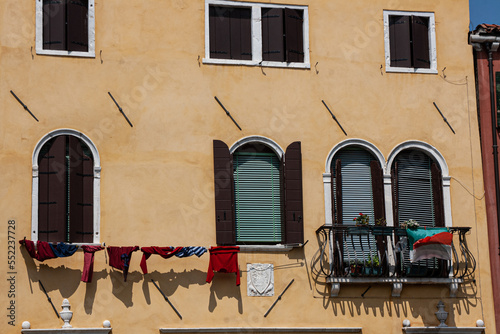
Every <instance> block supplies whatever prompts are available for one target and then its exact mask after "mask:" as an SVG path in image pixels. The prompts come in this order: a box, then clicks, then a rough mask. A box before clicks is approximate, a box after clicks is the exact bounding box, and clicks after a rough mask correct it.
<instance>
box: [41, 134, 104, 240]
mask: <svg viewBox="0 0 500 334" xmlns="http://www.w3.org/2000/svg"><path fill="white" fill-rule="evenodd" d="M38 166H39V176H38V179H39V186H38V188H39V190H38V201H39V202H38V239H39V240H41V241H48V242H73V243H74V242H77V243H90V242H92V241H93V233H94V231H93V189H94V173H93V167H94V161H93V157H92V153H91V152H90V149H89V147H88V146H87V145H86V144H85V143H83V142H82V141H81V140H79V139H78V138H76V137H74V136H57V137H55V138H53V139H51V140H50V141H48V142H47V143H46V144H45V145H44V146H43V147H42V149H41V151H40V154H39V156H38Z"/></svg>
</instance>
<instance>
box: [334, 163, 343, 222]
mask: <svg viewBox="0 0 500 334" xmlns="http://www.w3.org/2000/svg"><path fill="white" fill-rule="evenodd" d="M332 186H333V185H332ZM335 208H336V210H337V221H336V222H335V224H337V225H342V224H343V223H344V222H343V218H342V161H341V160H340V159H337V160H336V161H335Z"/></svg>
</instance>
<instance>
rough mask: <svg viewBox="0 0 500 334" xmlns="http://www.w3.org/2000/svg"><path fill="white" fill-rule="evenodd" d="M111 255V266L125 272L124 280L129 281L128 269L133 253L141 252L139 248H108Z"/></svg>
mask: <svg viewBox="0 0 500 334" xmlns="http://www.w3.org/2000/svg"><path fill="white" fill-rule="evenodd" d="M107 250H108V255H109V265H110V266H111V267H113V268H116V269H120V270H123V280H124V281H125V282H126V281H127V274H128V268H129V265H130V260H131V258H132V253H133V252H135V251H137V250H139V246H131V247H114V246H110V247H108V248H107Z"/></svg>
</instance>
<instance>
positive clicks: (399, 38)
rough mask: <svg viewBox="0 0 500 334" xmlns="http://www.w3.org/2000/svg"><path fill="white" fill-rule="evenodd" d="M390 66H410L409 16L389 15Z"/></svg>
mask: <svg viewBox="0 0 500 334" xmlns="http://www.w3.org/2000/svg"><path fill="white" fill-rule="evenodd" d="M389 40H390V51H391V66H394V67H412V64H411V56H412V54H411V44H410V16H398V15H391V16H389Z"/></svg>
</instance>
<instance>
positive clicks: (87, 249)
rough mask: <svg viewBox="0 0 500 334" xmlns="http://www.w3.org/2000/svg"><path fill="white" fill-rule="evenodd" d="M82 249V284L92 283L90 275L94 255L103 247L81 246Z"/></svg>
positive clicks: (92, 271) (92, 269) (92, 268)
mask: <svg viewBox="0 0 500 334" xmlns="http://www.w3.org/2000/svg"><path fill="white" fill-rule="evenodd" d="M82 249H83V252H84V255H83V271H82V282H85V283H90V282H92V274H93V273H94V253H95V252H98V251H100V250H103V249H104V247H101V246H87V245H83V246H82Z"/></svg>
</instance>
